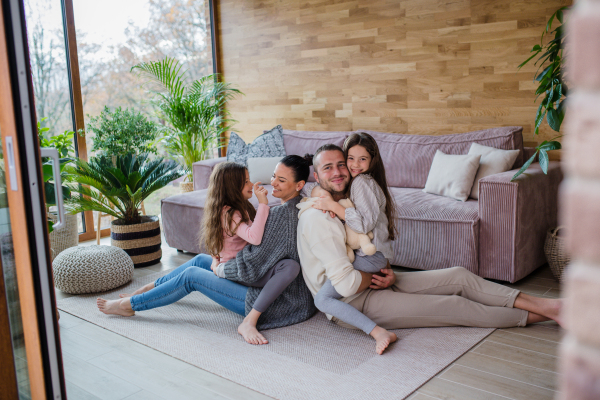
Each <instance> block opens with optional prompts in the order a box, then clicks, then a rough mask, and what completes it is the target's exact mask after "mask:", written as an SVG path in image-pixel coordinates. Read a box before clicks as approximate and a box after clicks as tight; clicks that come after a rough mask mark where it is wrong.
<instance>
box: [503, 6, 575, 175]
mask: <svg viewBox="0 0 600 400" xmlns="http://www.w3.org/2000/svg"><path fill="white" fill-rule="evenodd" d="M568 8H569V7H562V8H560V9H558V10H557V11H556V12H555V13H554V14H552V16H551V17H550V19H549V20H548V23H547V24H546V28H545V29H544V31H543V32H542V38H541V40H540V44H536V45H535V46H533V48H532V49H531V52H532V53H533V54H532V55H531V56H530V57H529V58H528V59H527V60H525V61H523V63H522V64H521V65H519V69H521V68H522V67H523V66H524V65H525V64H527V63H528V62H529V61H531V60H532V59H533V58H535V57H537V56H538V55H539V54H540V53H543V54H542V55H541V56H539V58H538V59H537V61H536V62H535V65H537V66H538V69H537V72H536V73H535V80H536V81H537V82H539V85H538V88H537V90H536V91H535V94H536V95H537V97H536V98H535V99H536V101H537V99H538V98H539V97H540V96H541V95H544V99H543V100H542V102H541V103H540V106H539V107H538V110H537V113H536V115H535V130H534V134H535V135H537V134H538V133H539V129H540V125H541V124H542V123H543V121H544V117H546V118H545V119H546V121H547V122H548V125H549V126H550V128H551V129H552V130H554V131H556V132H559V131H560V126H561V125H562V122H563V119H564V118H565V111H566V108H565V100H566V99H567V94H568V89H567V85H566V83H565V73H564V69H563V67H564V60H565V54H564V48H565V40H566V35H565V33H566V31H565V24H564V22H563V19H564V11H565V10H567V9H568ZM555 19H556V20H558V21H559V22H560V23H561V25H560V26H559V27H558V28H556V29H554V30H553V31H550V30H551V29H552V23H553V22H554V20H555ZM546 35H554V39H552V40H550V41H549V42H548V43H546V44H544V36H546ZM538 64H539V65H538ZM540 70H541V72H540ZM561 136H562V135H558V136H556V137H554V138H553V139H551V140H544V141H543V142H542V143H541V144H540V145H539V146H537V147H536V152H535V154H534V155H533V156H532V157H531V158H530V159H529V160H527V162H525V164H523V167H521V169H520V170H519V171H518V172H517V173H516V174H515V176H513V177H512V179H511V180H515V179H516V178H517V177H518V176H519V175H521V174H522V173H523V172H525V170H526V169H527V168H529V166H530V165H531V163H533V160H534V159H535V157H536V156H537V155H538V154H539V162H540V167H541V168H542V171H544V173H545V174H547V173H548V162H549V158H548V151H550V150H558V149H560V148H561V144H560V142H558V141H557V140H556V139H558V138H560V137H561Z"/></svg>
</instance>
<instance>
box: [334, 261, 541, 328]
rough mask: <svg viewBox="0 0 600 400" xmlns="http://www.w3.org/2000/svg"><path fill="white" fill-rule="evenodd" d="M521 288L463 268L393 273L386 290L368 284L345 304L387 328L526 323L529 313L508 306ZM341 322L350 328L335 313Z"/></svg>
mask: <svg viewBox="0 0 600 400" xmlns="http://www.w3.org/2000/svg"><path fill="white" fill-rule="evenodd" d="M519 293H520V291H519V290H517V289H511V288H509V287H506V286H502V285H499V284H497V283H494V282H489V281H486V280H485V279H483V278H481V277H479V276H477V275H475V274H473V273H471V272H469V271H467V270H466V269H464V268H463V267H454V268H447V269H441V270H435V271H419V272H397V273H396V283H395V284H394V285H393V286H391V287H390V288H388V289H384V290H373V289H367V290H365V291H364V292H363V293H361V294H360V295H359V296H358V297H357V298H356V299H353V300H352V301H351V302H350V303H349V304H350V305H352V306H353V307H354V308H356V309H357V310H359V311H361V312H362V313H363V314H365V315H366V316H367V317H369V318H371V319H372V320H373V321H374V322H375V323H376V324H377V325H379V326H381V327H383V328H386V329H401V328H424V327H437V326H474V327H480V328H509V327H514V326H525V325H526V322H527V316H528V315H529V313H528V312H527V311H525V310H520V309H518V308H513V305H514V304H515V299H516V298H517V296H518V295H519ZM333 321H334V322H335V323H337V324H338V325H340V326H344V327H347V328H354V327H353V326H351V325H348V324H346V323H344V322H342V321H340V320H338V319H337V318H335V317H334V318H333Z"/></svg>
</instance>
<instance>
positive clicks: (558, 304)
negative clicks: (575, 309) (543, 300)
mask: <svg viewBox="0 0 600 400" xmlns="http://www.w3.org/2000/svg"><path fill="white" fill-rule="evenodd" d="M548 300H549V301H548V311H547V312H546V313H545V314H544V316H546V317H548V318H550V319H552V320H554V321H555V322H556V323H557V324H558V325H560V327H561V328H564V327H565V326H564V325H563V319H562V315H561V312H562V308H563V299H548Z"/></svg>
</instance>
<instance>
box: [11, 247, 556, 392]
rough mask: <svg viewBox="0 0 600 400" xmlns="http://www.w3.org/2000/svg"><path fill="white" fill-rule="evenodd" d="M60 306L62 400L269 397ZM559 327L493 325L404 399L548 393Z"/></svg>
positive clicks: (546, 286) (543, 272)
mask: <svg viewBox="0 0 600 400" xmlns="http://www.w3.org/2000/svg"><path fill="white" fill-rule="evenodd" d="M105 241H106V242H105ZM163 243H164V242H163ZM84 244H94V242H87V243H84ZM103 244H109V243H108V239H103ZM192 256H193V255H191V254H187V253H177V252H176V250H174V249H172V248H170V247H168V246H166V245H165V244H163V258H162V262H161V263H160V264H157V265H154V266H151V267H147V268H140V269H136V270H135V275H136V276H141V275H146V274H152V273H155V272H157V271H160V270H164V269H170V268H173V267H176V266H179V265H180V264H182V263H183V262H185V261H187V260H189V259H190V258H191V257H192ZM401 270H405V269H401ZM509 286H511V287H516V288H519V289H520V290H522V291H523V292H525V293H530V294H533V295H538V296H544V297H552V298H554V297H558V295H559V284H558V282H557V281H555V280H554V279H553V277H552V274H551V272H550V270H549V268H548V267H547V266H544V267H541V268H540V269H538V270H537V271H536V272H534V273H533V274H532V275H530V276H529V277H527V278H526V279H523V280H522V281H520V282H518V283H517V284H515V285H509ZM56 294H57V298H63V297H68V296H69V295H66V294H64V293H62V292H60V291H57V292H56ZM60 314H61V318H60V321H59V323H60V334H61V340H62V350H63V359H64V367H65V376H66V380H67V395H68V399H69V400H79V399H82V400H84V399H85V400H87V399H89V400H92V399H93V400H96V399H107V400H109V399H128V400H134V399H135V400H155V399H156V400H158V399H177V400H185V399H195V400H197V399H216V400H220V399H244V400H246V399H247V400H259V399H268V398H269V397H267V396H265V395H262V394H260V393H257V392H254V391H252V390H250V389H247V388H245V387H243V386H240V385H238V384H236V383H233V382H231V381H228V380H226V379H223V378H221V377H219V376H216V375H213V374H211V373H209V372H206V371H204V370H202V369H199V368H197V367H194V366H192V365H190V364H187V363H184V362H183V361H180V360H177V359H175V358H172V357H170V356H167V355H165V354H163V353H161V352H158V351H156V350H153V349H151V348H149V347H146V346H144V345H141V344H139V343H136V342H134V341H132V340H129V339H127V338H124V337H123V336H120V335H117V334H115V333H113V332H110V331H108V330H106V329H103V328H100V327H98V326H96V325H94V324H91V323H88V322H86V321H84V320H82V319H79V318H76V317H74V316H72V315H69V314H67V313H64V312H61V313H60ZM562 335H563V331H562V330H561V329H560V328H558V326H557V325H556V324H555V323H542V324H534V325H531V326H528V327H526V328H511V329H498V330H497V331H495V332H494V333H493V334H492V335H490V336H489V337H488V338H486V339H485V340H484V341H482V342H480V343H479V344H478V345H477V346H475V347H474V348H473V349H471V350H470V351H469V352H467V353H466V354H464V355H463V356H462V357H461V358H459V359H458V360H456V362H454V363H453V364H452V365H450V366H449V367H447V368H446V369H445V370H444V371H442V372H441V373H439V374H438V375H437V376H436V377H434V378H433V379H432V380H430V381H429V382H428V383H427V384H425V385H424V386H422V387H421V388H420V389H419V390H418V391H417V392H415V393H413V394H412V395H411V396H409V397H408V399H410V400H431V399H443V400H467V399H473V400H478V399H486V400H496V399H497V400H500V399H524V400H538V399H540V400H541V399H553V398H554V397H555V396H556V394H557V392H556V390H557V389H556V382H557V373H556V366H557V360H558V358H557V348H558V344H559V341H560V339H561V337H562ZM20 361H21V362H24V361H23V360H22V359H21V360H20ZM23 386H25V385H23ZM24 389H27V388H26V387H25V388H24ZM25 398H26V396H25ZM390 398H393V397H390Z"/></svg>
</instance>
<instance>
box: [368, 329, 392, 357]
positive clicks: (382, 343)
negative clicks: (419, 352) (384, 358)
mask: <svg viewBox="0 0 600 400" xmlns="http://www.w3.org/2000/svg"><path fill="white" fill-rule="evenodd" d="M370 335H371V336H372V337H373V339H375V352H377V354H383V352H384V351H385V349H387V348H388V346H389V345H390V343H394V342H395V341H396V340H398V336H396V334H395V333H393V332H390V331H388V330H386V329H383V328H382V327H380V326H376V327H375V328H373V330H372V331H371V333H370Z"/></svg>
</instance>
